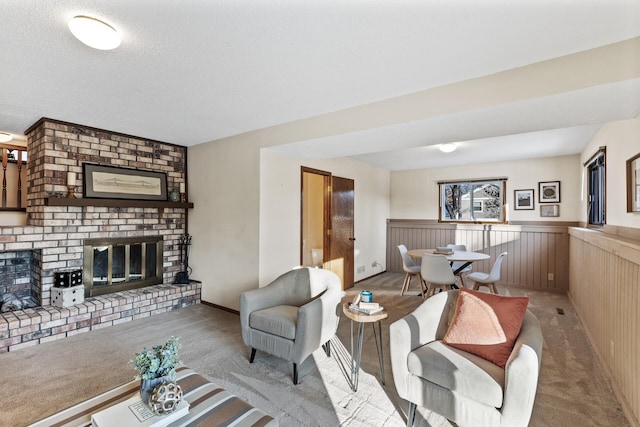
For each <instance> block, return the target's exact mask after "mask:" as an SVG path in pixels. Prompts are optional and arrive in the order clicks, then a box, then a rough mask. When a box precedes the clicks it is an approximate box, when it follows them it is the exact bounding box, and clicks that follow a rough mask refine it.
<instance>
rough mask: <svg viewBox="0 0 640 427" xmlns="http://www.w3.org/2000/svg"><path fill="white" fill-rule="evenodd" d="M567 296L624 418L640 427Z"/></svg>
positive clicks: (604, 360) (578, 313)
mask: <svg viewBox="0 0 640 427" xmlns="http://www.w3.org/2000/svg"><path fill="white" fill-rule="evenodd" d="M567 296H568V297H569V301H570V302H571V305H572V306H573V309H574V311H575V312H576V314H577V316H578V320H579V321H580V324H581V325H582V329H583V330H584V332H585V334H586V335H587V339H588V340H589V344H590V345H591V349H592V350H593V352H594V354H595V355H596V358H597V359H598V362H600V365H602V369H603V370H604V373H605V376H606V377H607V380H608V381H609V385H610V386H611V388H612V389H613V393H614V394H615V395H616V399H617V400H618V402H619V403H620V406H621V407H622V412H624V416H625V417H626V418H627V421H629V425H631V426H632V427H640V422H638V420H637V419H636V417H635V415H634V414H633V410H632V409H631V408H630V407H629V404H628V403H627V400H626V399H625V397H624V395H623V394H622V391H621V390H620V388H619V386H618V383H617V382H616V380H615V377H614V375H613V372H612V371H611V369H610V368H609V365H607V363H606V359H605V358H604V357H603V356H602V354H601V353H600V350H599V349H598V347H597V346H596V344H595V340H594V339H593V336H592V335H591V331H590V330H589V328H588V327H587V323H586V322H585V321H584V318H583V317H582V314H581V313H580V311H579V310H578V308H577V305H576V304H575V302H574V301H573V298H572V297H571V292H569V291H568V292H567Z"/></svg>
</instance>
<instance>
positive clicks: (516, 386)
mask: <svg viewBox="0 0 640 427" xmlns="http://www.w3.org/2000/svg"><path fill="white" fill-rule="evenodd" d="M458 292H459V291H458V290H452V291H447V292H441V293H439V294H436V295H434V296H432V297H431V298H429V299H427V300H426V301H425V302H424V303H422V304H421V305H420V306H419V307H418V308H417V309H416V310H414V311H413V312H412V313H410V314H409V315H407V316H405V317H404V318H402V319H400V320H398V321H396V322H394V323H392V324H391V325H390V331H389V339H390V346H391V368H392V371H393V379H394V381H395V385H396V389H397V391H398V394H399V395H400V397H401V398H403V399H406V400H408V401H409V403H410V406H409V413H408V416H407V426H412V425H413V420H414V418H415V413H416V407H417V405H419V406H421V407H424V408H427V409H430V410H432V411H434V412H436V413H438V414H440V415H442V416H444V417H446V418H447V419H449V420H451V421H454V422H455V423H456V424H458V425H460V426H474V427H485V426H504V427H506V426H508V427H518V426H522V427H525V426H527V424H528V422H529V418H530V417H531V411H532V409H533V403H534V399H535V394H536V388H537V384H538V374H539V371H540V362H541V356H542V332H541V329H540V323H539V322H538V319H536V317H535V316H534V315H533V314H532V313H531V312H530V311H528V310H527V312H526V314H525V318H524V322H523V324H522V328H521V330H520V334H519V335H518V338H517V339H516V342H515V346H514V348H513V351H512V353H511V355H510V357H509V359H508V361H507V364H506V367H505V369H502V368H500V367H499V366H497V365H494V364H493V363H491V362H489V361H487V360H485V359H482V358H480V357H477V356H475V355H473V354H470V353H467V352H464V351H461V350H458V349H455V348H452V347H449V346H447V345H445V344H443V343H442V341H441V340H442V338H443V337H444V335H445V333H446V332H447V328H448V324H449V322H450V320H451V316H452V314H453V312H454V310H455V306H456V300H457V297H458Z"/></svg>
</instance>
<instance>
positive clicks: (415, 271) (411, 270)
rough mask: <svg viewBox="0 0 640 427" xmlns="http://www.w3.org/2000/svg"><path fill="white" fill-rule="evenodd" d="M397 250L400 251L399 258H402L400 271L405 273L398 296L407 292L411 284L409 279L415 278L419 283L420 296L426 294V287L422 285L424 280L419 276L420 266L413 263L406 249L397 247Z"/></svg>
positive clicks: (401, 246)
mask: <svg viewBox="0 0 640 427" xmlns="http://www.w3.org/2000/svg"><path fill="white" fill-rule="evenodd" d="M398 250H399V251H400V256H401V257H402V269H403V270H404V271H405V273H406V274H405V275H404V282H402V290H401V291H400V295H404V293H405V292H406V291H408V290H409V284H410V283H411V279H412V278H413V277H414V276H415V277H417V278H418V283H420V290H421V292H422V295H424V294H425V293H426V287H425V284H424V280H423V279H422V275H421V274H420V266H419V265H417V264H416V263H414V262H413V260H412V259H411V257H410V256H409V254H407V247H406V246H405V245H398Z"/></svg>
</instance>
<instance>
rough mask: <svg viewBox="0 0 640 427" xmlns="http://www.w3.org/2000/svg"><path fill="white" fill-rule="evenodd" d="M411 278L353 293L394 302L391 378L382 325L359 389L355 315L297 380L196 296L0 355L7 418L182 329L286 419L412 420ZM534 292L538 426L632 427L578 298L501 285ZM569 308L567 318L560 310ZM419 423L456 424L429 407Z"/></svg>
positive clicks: (186, 343)
mask: <svg viewBox="0 0 640 427" xmlns="http://www.w3.org/2000/svg"><path fill="white" fill-rule="evenodd" d="M402 278H403V276H402V275H399V274H392V273H385V274H383V275H380V276H376V277H375V278H372V279H370V280H368V281H365V282H361V283H360V284H358V285H357V286H356V288H354V289H352V290H350V291H348V292H347V296H346V297H345V299H351V297H352V296H353V295H354V293H355V292H359V291H360V290H361V289H362V288H367V289H370V290H372V291H373V294H374V299H375V300H376V301H378V302H380V303H382V304H383V305H384V306H385V307H387V308H388V309H389V310H390V318H389V319H387V320H386V321H383V325H382V326H383V336H384V348H385V353H384V358H385V360H384V362H385V374H386V385H382V384H381V382H380V368H379V365H378V359H377V355H376V352H375V342H374V340H373V333H372V328H371V327H367V328H366V329H365V343H364V351H363V360H362V371H361V373H360V384H359V388H358V391H357V392H352V391H351V390H350V388H349V383H348V380H347V378H346V373H345V372H346V370H347V369H348V363H349V355H348V351H349V345H350V344H349V343H350V341H349V327H350V322H349V321H348V320H347V319H345V318H344V317H342V318H341V322H340V326H339V330H338V334H337V337H336V338H334V340H333V354H332V357H330V358H328V357H327V356H326V355H325V354H324V352H323V351H322V350H318V351H316V352H315V353H314V354H313V356H312V357H310V358H309V359H307V360H306V361H305V362H304V363H303V364H302V366H301V367H300V381H301V383H300V384H299V385H297V386H294V385H293V383H292V380H291V370H292V368H291V365H290V364H288V363H286V362H284V361H282V360H280V359H277V358H275V357H272V356H269V355H266V354H264V353H261V352H258V353H257V355H256V359H255V362H254V363H253V364H249V362H248V356H249V349H248V348H246V347H245V346H244V344H243V342H242V337H241V336H240V322H239V318H238V316H237V315H236V314H233V313H228V312H225V311H222V310H218V309H215V308H211V307H208V306H206V305H196V306H192V307H187V308H184V309H181V310H178V311H175V312H169V313H165V314H161V315H157V316H154V317H151V318H144V319H139V320H136V321H133V322H128V323H123V324H120V325H116V326H112V327H109V328H105V329H101V330H97V331H92V332H89V333H83V334H79V335H75V336H73V337H69V338H65V339H63V340H57V341H53V342H49V343H44V344H40V345H37V346H33V347H30V348H24V349H21V350H18V351H15V352H11V353H4V354H1V355H0V366H1V374H0V375H1V380H2V387H0V402H1V405H0V426H12V427H15V426H24V425H27V424H29V423H30V422H33V421H36V420H38V419H41V418H43V417H45V416H47V415H49V414H51V413H53V412H56V411H59V410H61V409H63V408H65V407H68V406H71V405H73V404H75V403H77V402H79V401H82V400H84V399H87V398H89V397H92V396H94V395H96V394H99V393H101V392H103V391H106V390H108V389H110V388H113V387H115V386H117V385H119V384H122V383H125V382H127V381H130V380H131V379H132V377H133V375H134V371H133V368H132V367H131V366H130V365H128V364H127V362H128V360H129V359H131V358H132V357H133V355H134V353H135V352H136V351H139V350H141V349H142V347H144V346H147V347H149V346H152V345H154V344H160V343H163V342H164V341H165V340H166V339H167V338H168V337H169V336H171V335H175V336H179V337H181V342H182V345H183V348H182V351H181V359H182V361H183V363H184V364H185V365H187V366H189V367H191V368H193V369H195V370H196V371H198V372H200V373H201V374H202V375H204V376H206V377H208V378H209V379H210V380H212V381H213V382H215V383H216V384H218V385H220V386H221V387H224V388H226V389H227V390H229V391H230V392H232V393H235V394H237V395H238V396H240V397H241V398H243V399H245V400H246V401H248V402H249V403H251V404H252V405H254V406H256V407H259V408H260V409H262V410H264V411H265V412H267V413H269V414H270V415H273V416H274V417H277V419H278V421H279V422H280V425H281V426H283V427H287V426H292V427H293V426H295V427H298V426H323V427H326V426H350V427H351V426H352V427H358V426H403V425H405V418H404V416H405V413H406V411H407V407H408V405H407V403H406V402H404V401H402V400H401V399H399V398H398V396H397V394H396V391H395V387H394V385H393V378H392V376H391V366H390V361H389V350H388V346H389V341H388V338H389V337H388V330H389V324H390V323H391V322H393V321H395V320H396V319H398V318H400V317H402V316H403V315H404V314H406V313H408V312H410V311H411V310H413V308H415V307H417V306H418V305H419V304H420V303H421V302H422V299H421V298H419V297H417V296H415V295H416V293H417V291H416V288H415V282H414V287H413V288H412V290H411V291H410V292H409V293H408V294H407V295H405V296H400V295H399V290H400V287H401V284H402ZM499 290H500V291H501V293H507V292H509V293H511V294H512V295H516V294H517V295H523V294H526V295H528V296H529V297H530V298H531V300H530V308H531V310H532V311H533V312H534V314H536V316H537V317H538V318H539V319H540V321H541V323H542V327H543V334H544V340H545V341H544V349H543V361H542V365H543V366H542V375H541V378H540V382H539V386H538V393H537V397H536V405H535V407H534V411H533V417H532V421H531V426H577V425H579V426H603V425H611V426H627V425H628V423H627V421H626V420H625V418H624V416H623V414H622V410H621V409H620V405H619V404H618V403H617V402H616V400H615V398H614V395H613V392H612V390H611V388H610V386H609V384H608V382H607V380H606V378H605V377H604V375H603V374H602V373H601V369H600V367H599V366H598V364H597V362H596V359H595V358H594V355H593V353H592V351H591V349H590V347H589V345H588V343H587V340H586V337H585V335H584V331H583V330H582V328H581V326H580V324H579V322H578V320H577V317H576V315H575V312H574V311H573V309H572V307H571V305H570V302H569V300H568V298H567V297H566V296H564V295H558V294H553V293H545V292H533V291H522V290H517V289H508V290H507V289H504V288H502V289H499ZM556 307H560V308H563V309H564V310H565V315H563V316H561V315H558V314H557V313H556ZM415 425H416V426H420V427H423V426H430V427H439V426H451V425H452V424H451V423H449V422H448V421H447V420H445V419H443V418H442V417H440V416H438V415H436V414H433V413H431V412H430V411H427V410H424V409H421V408H419V410H418V414H417V416H416V423H415Z"/></svg>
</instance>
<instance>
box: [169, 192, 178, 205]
mask: <svg viewBox="0 0 640 427" xmlns="http://www.w3.org/2000/svg"><path fill="white" fill-rule="evenodd" d="M169 200H170V201H172V202H175V203H178V202H179V201H180V192H179V191H178V190H173V191H171V193H169Z"/></svg>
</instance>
